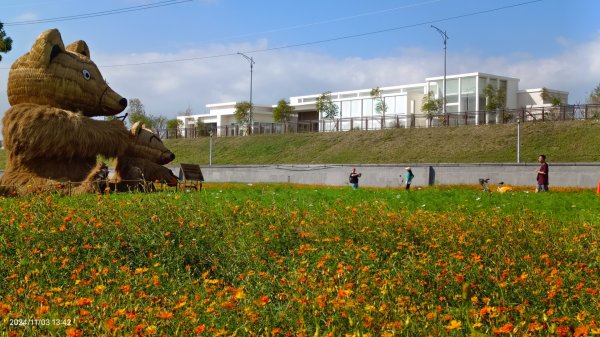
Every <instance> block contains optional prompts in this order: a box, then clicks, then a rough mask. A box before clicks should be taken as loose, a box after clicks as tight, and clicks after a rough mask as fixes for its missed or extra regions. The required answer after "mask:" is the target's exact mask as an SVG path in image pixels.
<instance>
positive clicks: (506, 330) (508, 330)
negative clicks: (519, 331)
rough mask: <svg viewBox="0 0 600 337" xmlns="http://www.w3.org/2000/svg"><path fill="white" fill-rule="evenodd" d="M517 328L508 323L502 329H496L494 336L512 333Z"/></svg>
mask: <svg viewBox="0 0 600 337" xmlns="http://www.w3.org/2000/svg"><path fill="white" fill-rule="evenodd" d="M514 329H515V328H514V327H513V325H512V324H509V323H506V324H504V325H503V326H501V327H500V329H494V334H496V335H499V334H505V333H507V334H508V333H511V332H513V330H514Z"/></svg>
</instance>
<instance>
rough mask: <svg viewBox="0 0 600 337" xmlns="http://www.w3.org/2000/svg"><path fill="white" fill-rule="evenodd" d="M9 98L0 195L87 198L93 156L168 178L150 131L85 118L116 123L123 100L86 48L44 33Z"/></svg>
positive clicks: (12, 77)
mask: <svg viewBox="0 0 600 337" xmlns="http://www.w3.org/2000/svg"><path fill="white" fill-rule="evenodd" d="M7 92H8V101H9V103H10V105H11V107H10V108H9V109H8V110H7V111H6V113H5V114H4V118H3V120H2V135H3V139H4V147H5V151H6V154H7V164H6V167H5V171H4V175H3V176H2V178H1V179H0V192H4V193H13V194H21V193H28V192H30V191H38V190H47V189H51V188H58V189H62V190H63V191H67V190H68V191H69V193H77V192H78V191H79V192H87V191H89V190H90V188H89V186H86V185H89V184H90V183H91V182H92V181H93V180H94V179H95V178H94V177H95V173H97V170H98V166H97V163H96V158H97V156H103V157H105V158H117V160H118V161H119V162H120V161H123V162H125V163H129V162H130V161H129V160H127V158H136V161H135V163H136V165H138V166H137V167H138V169H140V170H141V171H142V174H143V175H145V176H147V177H148V176H151V177H157V179H164V178H166V177H167V176H169V175H168V174H167V172H166V171H168V169H167V168H165V167H162V166H161V165H164V164H166V163H168V162H170V161H171V160H173V158H174V155H173V154H172V153H171V152H170V151H168V150H167V149H166V147H164V145H163V144H162V142H160V139H158V137H156V136H155V135H153V134H152V135H150V134H149V133H151V132H150V131H149V130H147V129H145V128H143V127H142V126H141V125H139V126H134V127H133V128H132V130H131V131H130V130H127V128H126V127H125V125H124V123H123V122H121V121H119V120H112V121H105V120H97V119H93V118H91V117H96V116H114V115H116V114H118V113H120V112H121V111H123V110H124V109H125V108H126V107H127V100H126V99H125V98H123V97H121V96H120V95H119V94H117V93H116V92H115V91H113V89H111V88H110V87H109V86H108V84H107V83H106V82H105V81H104V79H103V77H102V74H101V73H100V71H99V70H98V67H97V66H96V65H95V64H94V62H93V61H92V60H91V58H90V50H89V48H88V46H87V44H86V43H85V42H84V41H77V42H74V43H71V44H70V45H68V46H66V47H65V46H64V44H63V41H62V37H61V35H60V33H59V31H58V30H56V29H51V30H48V31H45V32H43V33H42V34H40V36H39V37H38V38H37V40H36V41H35V43H34V44H33V46H32V48H31V50H30V51H29V52H28V53H26V54H25V55H23V56H21V57H20V58H19V59H17V60H16V61H15V63H13V65H12V67H11V70H10V73H9V78H8V90H7ZM121 158H124V159H123V160H121ZM155 165H156V166H159V167H161V168H160V169H159V168H158V167H155ZM120 167H122V168H124V169H123V170H125V169H127V170H129V169H131V166H129V167H128V166H127V165H126V164H121V165H120ZM169 172H170V171H169ZM121 173H123V172H121ZM171 174H172V173H171Z"/></svg>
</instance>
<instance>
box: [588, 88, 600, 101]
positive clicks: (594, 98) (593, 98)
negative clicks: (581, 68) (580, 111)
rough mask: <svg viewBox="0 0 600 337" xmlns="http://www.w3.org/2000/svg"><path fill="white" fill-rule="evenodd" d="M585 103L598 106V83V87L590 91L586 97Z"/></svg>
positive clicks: (599, 97)
mask: <svg viewBox="0 0 600 337" xmlns="http://www.w3.org/2000/svg"><path fill="white" fill-rule="evenodd" d="M587 103H588V104H600V83H598V86H597V87H596V88H595V89H594V90H593V91H592V93H591V94H590V96H589V97H588V99H587Z"/></svg>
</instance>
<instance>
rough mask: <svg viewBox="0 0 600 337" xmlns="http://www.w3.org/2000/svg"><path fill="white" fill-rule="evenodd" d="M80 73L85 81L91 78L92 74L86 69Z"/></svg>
mask: <svg viewBox="0 0 600 337" xmlns="http://www.w3.org/2000/svg"><path fill="white" fill-rule="evenodd" d="M81 73H82V74H83V78H85V79H86V81H89V80H90V79H91V78H92V74H90V72H89V71H88V70H87V69H83V70H82V71H81Z"/></svg>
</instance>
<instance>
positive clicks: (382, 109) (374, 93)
mask: <svg viewBox="0 0 600 337" xmlns="http://www.w3.org/2000/svg"><path fill="white" fill-rule="evenodd" d="M382 94H383V93H382V92H381V89H379V87H377V88H373V89H371V98H373V101H374V102H377V103H375V112H376V113H378V114H380V115H381V114H383V115H385V113H386V112H387V109H388V106H387V104H386V103H385V100H384V99H383V96H382Z"/></svg>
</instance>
